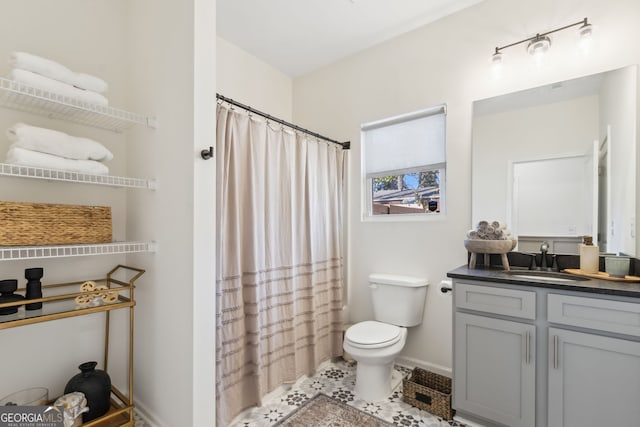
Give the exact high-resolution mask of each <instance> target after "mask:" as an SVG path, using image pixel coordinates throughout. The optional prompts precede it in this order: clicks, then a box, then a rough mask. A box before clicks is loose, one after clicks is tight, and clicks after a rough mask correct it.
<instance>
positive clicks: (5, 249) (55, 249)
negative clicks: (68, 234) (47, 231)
mask: <svg viewBox="0 0 640 427" xmlns="http://www.w3.org/2000/svg"><path fill="white" fill-rule="evenodd" d="M155 251H156V243H155V242H115V243H100V244H93V245H60V246H0V261H9V260H20V259H44V258H64V257H75V256H88V255H116V254H126V253H135V252H155Z"/></svg>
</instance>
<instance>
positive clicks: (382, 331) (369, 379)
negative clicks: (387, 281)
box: [343, 320, 407, 402]
mask: <svg viewBox="0 0 640 427" xmlns="http://www.w3.org/2000/svg"><path fill="white" fill-rule="evenodd" d="M406 341H407V329H406V328H403V327H399V326H395V325H389V324H387V323H382V322H377V321H373V320H368V321H365V322H360V323H356V324H355V325H353V326H351V327H350V328H349V329H347V332H346V333H345V338H344V344H343V348H344V350H345V351H346V352H347V353H349V354H350V355H351V357H353V359H354V360H355V361H356V362H357V367H356V387H355V395H356V397H357V398H359V399H363V400H368V401H372V402H375V401H378V400H384V399H386V398H387V397H389V396H390V395H391V393H393V385H392V382H393V381H392V377H393V362H394V360H395V359H396V357H397V356H398V355H399V354H400V352H401V351H402V349H403V348H404V345H405V343H406Z"/></svg>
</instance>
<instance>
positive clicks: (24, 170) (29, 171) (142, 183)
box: [0, 163, 156, 190]
mask: <svg viewBox="0 0 640 427" xmlns="http://www.w3.org/2000/svg"><path fill="white" fill-rule="evenodd" d="M0 175H3V176H13V177H20V178H33V179H45V180H49V181H64V182H75V183H81V184H94V185H104V186H108V187H125V188H142V189H147V190H155V189H156V181H155V180H153V179H142V178H128V177H122V176H111V175H94V174H88V173H82V172H72V171H65V170H60V169H44V168H36V167H33V166H21V165H11V164H7V163H0Z"/></svg>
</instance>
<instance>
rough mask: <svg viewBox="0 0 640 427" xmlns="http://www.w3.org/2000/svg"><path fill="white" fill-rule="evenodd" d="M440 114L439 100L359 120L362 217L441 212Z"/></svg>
mask: <svg viewBox="0 0 640 427" xmlns="http://www.w3.org/2000/svg"><path fill="white" fill-rule="evenodd" d="M445 116H446V106H444V105H440V106H437V107H434V108H430V109H427V110H422V111H417V112H415V113H410V114H406V115H403V116H398V117H392V118H389V119H385V120H380V121H377V122H372V123H365V124H363V125H362V170H363V177H364V181H365V183H364V186H363V188H364V189H365V191H364V193H365V195H364V198H363V217H364V218H371V217H378V218H382V217H383V216H393V217H396V218H397V217H398V215H402V217H403V218H409V217H419V218H424V217H428V216H437V215H439V214H443V213H444V211H445V171H446V159H445V153H446V149H445V148H446V146H445V125H446V121H445Z"/></svg>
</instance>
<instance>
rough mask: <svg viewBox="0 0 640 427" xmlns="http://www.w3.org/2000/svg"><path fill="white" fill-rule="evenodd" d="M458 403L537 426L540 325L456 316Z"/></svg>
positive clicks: (518, 424)
mask: <svg viewBox="0 0 640 427" xmlns="http://www.w3.org/2000/svg"><path fill="white" fill-rule="evenodd" d="M455 322H456V324H455V353H454V365H453V380H454V386H453V387H454V390H453V392H454V399H455V408H456V409H458V410H460V411H462V412H467V413H470V414H473V415H477V416H480V417H483V418H486V419H489V420H492V421H495V422H498V423H502V424H505V425H508V426H510V427H533V426H534V425H535V358H534V356H535V349H534V344H535V342H536V341H535V326H533V325H527V324H523V323H519V322H512V321H508V320H501V319H494V318H490V317H483V316H475V315H472V314H466V313H456V315H455Z"/></svg>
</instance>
